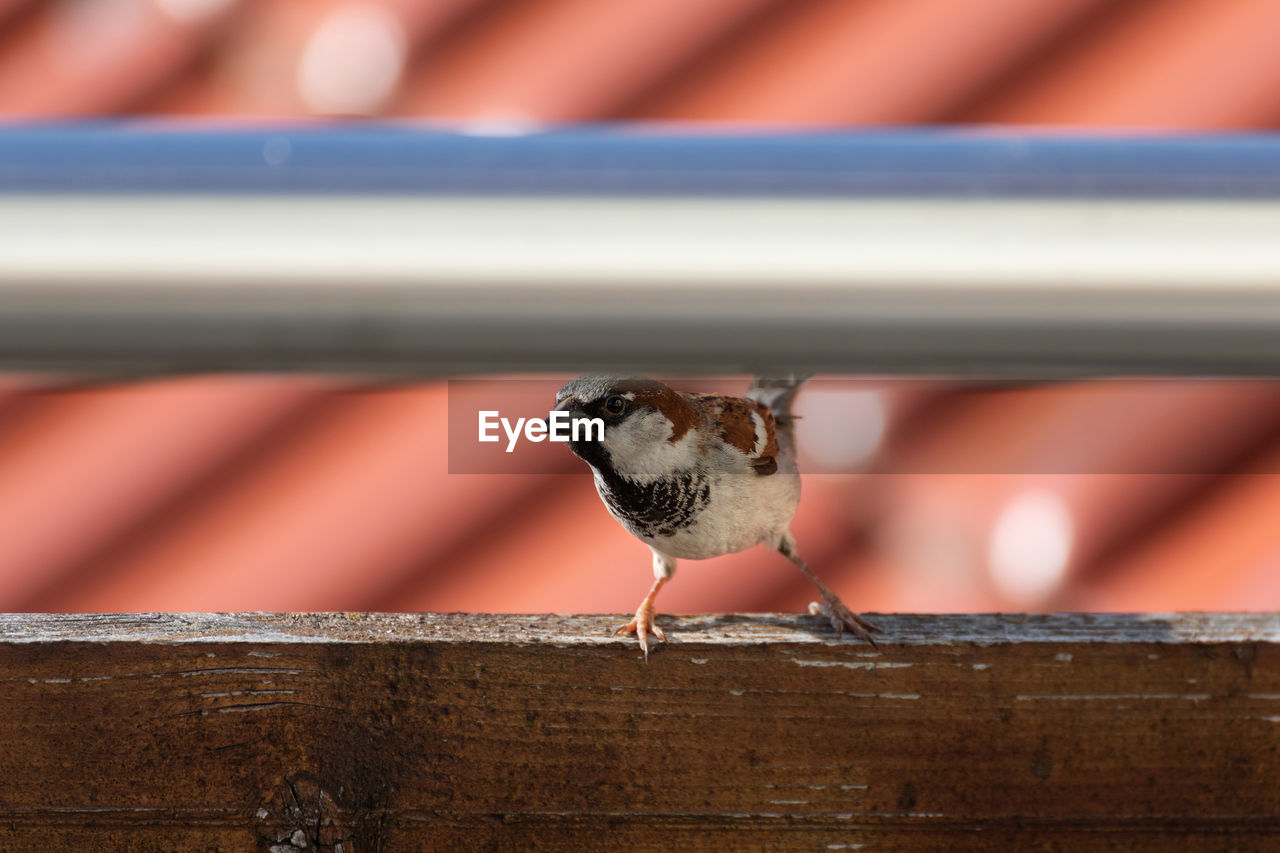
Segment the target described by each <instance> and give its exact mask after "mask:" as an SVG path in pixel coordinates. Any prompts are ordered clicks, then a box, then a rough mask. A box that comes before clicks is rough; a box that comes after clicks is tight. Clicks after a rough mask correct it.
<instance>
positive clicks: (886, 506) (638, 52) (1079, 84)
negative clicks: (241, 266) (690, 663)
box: [0, 0, 1280, 612]
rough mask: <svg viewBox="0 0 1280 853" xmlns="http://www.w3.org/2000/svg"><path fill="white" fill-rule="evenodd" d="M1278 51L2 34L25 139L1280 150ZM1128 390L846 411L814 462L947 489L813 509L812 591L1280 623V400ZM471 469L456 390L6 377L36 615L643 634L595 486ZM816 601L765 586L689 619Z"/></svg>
mask: <svg viewBox="0 0 1280 853" xmlns="http://www.w3.org/2000/svg"><path fill="white" fill-rule="evenodd" d="M1278 29H1280V6H1277V4H1274V3H1270V2H1266V0H1239V2H1232V3H1204V2H1199V0H1172V2H1158V3H1151V2H1135V3H1107V2H1103V0H1043V2H1035V3H1026V2H1022V0H974V2H970V3H964V4H953V3H943V2H936V0H864V2H858V3H852V2H846V0H791V1H790V2H781V0H707V1H706V2H700V3H694V4H689V3H676V2H673V0H634V2H610V3H602V2H597V0H512V2H487V0H435V2H413V0H380V2H373V0H366V1H365V2H359V3H350V2H340V0H315V2H309V3H297V2H293V0H254V2H248V0H112V2H105V0H81V2H76V3H37V2H24V0H0V114H6V115H9V116H18V117H46V116H92V115H119V114H133V115H139V114H143V115H145V114H167V115H174V114H178V115H204V116H228V117H230V116H262V117H280V116H293V117H305V116H314V115H356V116H358V115H399V116H418V117H428V118H434V119H441V120H449V121H460V122H466V123H471V124H480V125H485V126H491V127H496V128H503V127H512V128H522V127H526V126H529V125H538V124H542V123H548V122H563V121H588V120H615V119H651V120H679V121H695V122H696V121H720V122H732V123H748V124H765V125H789V126H795V125H839V126H855V125H862V124H884V123H945V122H999V123H1013V124H1031V123H1034V124H1052V125H1075V126H1092V127H1144V128H1148V127H1150V128H1163V129H1168V130H1192V129H1204V128H1268V127H1273V126H1274V125H1275V124H1276V123H1277V122H1280V58H1277V57H1278V56H1280V54H1277V52H1276V51H1275V49H1274V45H1273V42H1274V33H1275V32H1276V31H1277V30H1278ZM1114 390H1115V389H1114V387H1111V388H1110V389H1108V388H1107V387H1105V386H1101V385H1088V386H1084V385H1076V386H1064V387H1054V388H1040V389H1032V390H1028V391H1026V392H1008V393H1002V394H992V395H959V396H957V395H955V394H952V393H951V392H950V391H949V390H947V389H946V388H943V387H938V388H931V387H928V386H926V385H924V384H922V383H911V384H910V385H907V384H902V385H893V386H889V387H887V388H885V389H882V390H880V391H873V392H866V393H859V394H846V395H843V396H842V395H841V394H838V393H831V394H826V393H823V392H822V390H821V388H819V387H818V386H815V389H814V390H813V392H812V393H811V394H810V395H809V397H808V399H809V402H808V403H804V402H803V400H804V399H805V398H804V397H802V406H804V405H808V406H809V410H808V414H809V415H810V418H809V420H811V421H812V422H813V425H812V426H806V429H810V430H814V431H816V430H819V429H820V423H821V421H822V419H823V417H824V416H825V417H827V418H828V420H830V419H831V418H836V422H837V423H841V422H843V421H841V420H839V419H840V418H848V417H853V416H854V414H857V413H853V414H851V412H852V410H850V409H848V408H847V407H849V406H862V407H863V409H860V410H859V412H862V414H860V415H858V416H859V417H861V416H862V415H865V414H866V413H867V412H868V411H869V412H871V413H872V414H873V415H874V416H876V417H882V418H883V420H884V427H885V436H884V447H885V451H884V452H885V453H889V452H892V453H893V454H895V458H896V459H898V460H900V461H899V463H898V464H899V468H898V470H908V468H909V469H910V470H914V471H917V472H918V473H915V474H897V475H890V474H873V475H862V476H857V475H836V474H823V475H816V476H811V477H809V478H808V479H807V481H806V498H805V500H804V502H803V503H802V506H801V511H800V515H799V517H798V519H797V524H796V528H797V534H798V537H799V541H800V543H801V545H802V548H803V549H804V551H805V552H806V554H807V558H808V560H809V562H810V564H811V565H813V566H815V567H816V568H817V569H818V570H819V572H820V573H821V574H824V575H826V576H827V578H828V579H829V581H830V582H831V584H832V586H834V587H835V588H836V589H837V590H838V591H839V592H841V593H842V594H843V595H844V596H845V598H846V600H847V601H849V603H850V604H851V605H853V606H854V607H855V608H859V609H866V610H877V609H912V610H930V609H933V610H967V609H1000V608H1004V609H1009V608H1031V609H1045V608H1049V609H1051V608H1064V607H1066V608H1077V609H1090V608H1119V609H1160V608H1184V609H1188V608H1215V609H1278V608H1280V573H1278V572H1277V571H1276V569H1277V567H1278V566H1280V544H1278V543H1280V538H1277V536H1276V535H1274V533H1273V528H1272V523H1271V515H1270V513H1271V512H1272V511H1274V510H1273V507H1274V506H1276V505H1277V503H1278V502H1280V476H1277V475H1276V474H1271V473H1266V472H1269V471H1271V470H1280V440H1278V439H1277V438H1276V427H1277V426H1280V385H1278V386H1276V387H1274V388H1273V387H1271V386H1268V385H1266V384H1259V383H1240V384H1215V383H1208V382H1199V383H1194V382H1188V383H1169V384H1164V385H1160V386H1159V387H1158V388H1156V389H1154V390H1152V389H1148V391H1141V392H1135V393H1133V394H1130V395H1126V394H1124V393H1113V392H1114ZM868 406H870V407H871V408H870V409H867V408H866V407H868ZM842 407H845V408H842ZM824 413H825V414H824ZM876 413H878V414H876ZM811 434H812V435H815V436H817V435H819V433H818V432H813V433H811ZM802 436H803V433H802ZM815 440H816V439H815ZM821 440H823V441H828V440H831V439H830V436H829V435H827V434H826V433H822V434H821ZM446 443H447V430H446V391H445V389H444V387H443V386H442V385H439V384H422V385H412V384H397V385H371V384H368V383H358V382H355V381H354V380H349V379H341V378H337V379H335V378H332V377H328V378H326V377H297V376H292V377H279V376H207V377H198V378H181V379H163V380H155V381H146V382H136V383H128V384H114V385H113V384H106V385H95V384H77V383H73V382H70V381H68V380H65V379H61V378H54V377H31V376H9V377H0V527H2V530H3V536H0V609H4V610H23V609H40V610H113V609H118V610H138V609H177V610H218V609H363V608H376V609H431V610H498V611H548V610H559V611H574V610H580V611H602V610H603V611H619V612H621V611H624V610H629V609H631V608H633V607H634V605H635V604H636V603H637V601H638V599H639V596H640V595H641V594H642V593H643V591H644V590H645V589H646V588H647V586H648V572H649V563H648V558H647V553H646V551H645V549H644V548H643V546H641V545H639V544H638V543H636V542H635V541H634V540H632V539H631V538H630V537H629V536H628V535H627V534H626V533H624V532H623V531H622V530H621V529H620V528H619V527H618V526H617V525H616V524H615V523H614V522H613V520H612V519H610V518H609V517H608V515H607V514H606V513H605V511H604V509H603V508H602V507H601V506H600V504H599V501H598V499H597V498H596V497H595V495H594V492H593V490H592V487H591V483H590V479H589V478H588V477H585V476H563V475H546V476H534V475H518V476H504V475H462V474H450V473H448V459H447V455H446ZM975 458H977V459H983V460H989V461H990V465H989V468H988V469H982V468H981V467H980V466H971V467H969V468H965V467H964V463H965V461H966V460H973V459H975ZM901 460H907V461H906V462H903V461H901ZM912 460H914V461H912ZM568 464H570V465H572V464H573V463H572V460H568ZM810 464H813V461H812V460H810ZM902 466H906V467H902ZM1242 470H1244V471H1247V472H1248V473H1239V472H1240V471H1242ZM1102 471H1111V472H1114V473H1109V474H1102V473H1098V472H1102ZM1088 472H1092V473H1088ZM1233 472H1234V473H1233ZM810 597H811V595H810V592H809V590H808V589H807V588H806V584H805V582H804V581H803V579H802V578H800V577H799V576H798V575H796V574H795V573H794V572H793V570H792V569H791V568H790V567H789V566H788V565H787V564H786V563H785V562H784V561H782V560H781V559H780V558H778V557H776V556H773V555H770V554H768V553H765V552H764V551H763V549H757V550H756V551H752V552H747V553H744V554H740V555H735V556H731V557H726V558H721V559H718V560H714V561H709V562H707V563H703V564H698V565H694V566H690V565H685V566H684V567H683V568H682V570H681V572H680V573H679V575H678V579H677V582H675V583H673V584H672V585H670V586H669V587H668V588H667V590H666V591H664V593H663V597H662V599H661V600H660V603H659V604H660V609H661V610H667V611H698V610H770V609H799V608H801V607H802V606H803V605H804V603H805V602H806V601H808V600H809V598H810Z"/></svg>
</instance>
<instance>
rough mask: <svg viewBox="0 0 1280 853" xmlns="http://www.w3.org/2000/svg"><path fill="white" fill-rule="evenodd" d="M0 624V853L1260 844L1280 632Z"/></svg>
mask: <svg viewBox="0 0 1280 853" xmlns="http://www.w3.org/2000/svg"><path fill="white" fill-rule="evenodd" d="M617 621H618V620H617V618H616V617H605V616H488V615H436V614H421V615H419V614H413V615H337V614H300V615H209V614H200V615H109V616H94V615H88V616H85V615H81V616H55V615H23V614H18V615H8V616H2V617H0V683H3V685H4V708H3V713H0V743H3V744H5V745H6V748H5V749H4V750H2V751H0V849H5V850H27V849H63V847H64V846H65V847H66V849H87V848H88V847H92V848H95V849H115V850H177V849H199V850H250V849H261V850H277V851H284V850H292V849H302V848H301V845H302V843H303V842H304V841H305V843H306V845H307V846H306V848H305V849H307V850H317V849H318V850H325V851H336V850H339V849H341V850H342V851H344V853H351V851H353V850H354V851H367V850H419V849H421V850H427V849H437V850H443V849H455V848H458V847H479V848H487V849H535V848H536V849H547V850H561V849H564V850H569V849H583V848H587V847H594V848H600V847H602V846H605V845H608V846H610V847H618V848H626V849H632V850H650V849H653V850H658V849H661V850H676V849H715V850H723V849H729V848H758V847H764V846H773V847H777V848H779V849H796V850H823V849H826V850H841V849H843V850H854V849H868V850H869V849H876V850H886V849H900V848H905V847H911V848H913V849H949V850H966V849H973V850H991V849H1027V848H1029V847H1031V846H1033V845H1034V846H1038V845H1048V846H1049V847H1050V848H1051V849H1086V848H1087V849H1096V848H1100V847H1114V848H1123V849H1126V850H1165V849H1168V848H1169V847H1170V846H1175V847H1177V848H1178V849H1205V850H1208V849H1213V850H1217V849H1232V850H1261V849H1277V847H1278V846H1280V784H1277V780H1278V779H1280V616H1277V615H1270V614H1249V615H1143V616H1133V615H1046V616H994V615H979V616H906V615H898V616H880V617H876V621H877V622H879V623H880V624H881V627H883V628H884V629H885V632H884V637H883V640H882V641H881V649H880V651H878V652H877V651H876V650H874V649H872V648H870V647H868V646H867V645H865V644H863V643H859V642H856V641H854V640H852V639H849V638H843V639H840V638H837V637H835V636H834V635H833V634H832V633H831V632H830V629H829V628H827V627H824V625H823V623H822V621H821V620H820V619H817V618H810V617H804V616H790V615H740V616H699V617H682V618H663V619H661V620H660V621H661V622H662V623H663V625H664V627H665V628H666V630H667V635H668V637H670V639H671V642H669V643H667V644H665V645H660V646H659V647H658V648H657V649H656V651H655V652H654V654H653V655H652V658H651V660H650V661H649V662H648V663H647V664H646V663H645V662H644V661H643V660H642V659H641V658H640V655H639V653H638V651H637V649H636V647H635V644H634V641H631V642H628V641H625V640H621V639H612V638H611V637H610V636H609V632H610V629H611V627H612V626H613V625H614V624H615V622H617Z"/></svg>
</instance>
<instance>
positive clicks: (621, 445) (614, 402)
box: [556, 376, 702, 478]
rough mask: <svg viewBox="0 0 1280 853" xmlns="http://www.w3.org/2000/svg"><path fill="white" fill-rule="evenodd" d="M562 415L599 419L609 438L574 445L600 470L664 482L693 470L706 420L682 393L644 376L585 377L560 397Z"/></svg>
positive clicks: (571, 444)
mask: <svg viewBox="0 0 1280 853" xmlns="http://www.w3.org/2000/svg"><path fill="white" fill-rule="evenodd" d="M556 410H557V411H564V412H569V413H570V415H571V416H572V417H573V419H574V420H578V419H579V418H599V419H600V421H601V422H602V423H603V424H604V434H603V437H600V436H598V435H593V436H591V438H590V439H583V440H577V441H570V442H569V449H570V450H572V451H573V452H574V453H575V454H577V455H578V456H579V457H580V458H582V459H583V460H584V461H586V462H587V463H588V464H589V465H591V467H593V468H595V469H596V470H598V471H602V472H609V471H612V472H614V473H617V474H620V475H622V476H624V477H629V478H650V477H661V476H666V475H668V474H670V473H671V472H672V471H675V470H679V469H680V468H682V467H687V466H688V465H689V464H690V462H691V459H692V455H693V450H694V449H695V448H696V443H697V441H696V435H694V434H691V433H696V430H697V428H698V426H699V424H700V423H701V420H702V416H701V414H700V412H698V411H697V410H696V409H695V408H694V407H693V405H691V404H690V402H689V401H688V400H687V399H686V398H685V397H684V395H682V394H680V393H679V392H678V391H675V390H673V389H671V388H669V387H667V386H666V385H663V384H662V383H661V382H656V381H654V380H652V379H648V378H645V377H643V376H580V377H578V378H577V379H574V380H572V381H570V382H568V383H566V384H565V386H564V387H563V388H561V389H560V391H559V393H557V394H556Z"/></svg>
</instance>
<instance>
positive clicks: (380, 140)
mask: <svg viewBox="0 0 1280 853" xmlns="http://www.w3.org/2000/svg"><path fill="white" fill-rule="evenodd" d="M0 192H5V193H27V192H37V193H39V192H48V193H68V192H96V193H129V192H147V193H202V192H212V193H374V194H479V195H497V194H517V195H519V194H536V195H544V194H551V195H603V196H609V195H620V196H644V195H662V196H672V195H675V196H680V195H691V196H808V197H833V198H839V197H858V196H891V197H892V196H906V197H930V196H939V197H989V196H997V197H1001V196H1011V197H1070V198H1081V197H1083V198H1087V197H1093V196H1097V197H1157V198H1160V197H1192V198H1241V199H1247V198H1276V197H1280V135H1269V134H1239V135H1186V136H1155V135H1151V136H1141V135H1134V136H1120V135H1109V136H1103V135H1088V136H1086V135H1079V134H1073V135H1056V136H1055V135H1049V134H1044V133H1031V134H1018V133H1012V132H1004V131H1000V132H997V131H988V130H972V129H970V130H966V129H937V130H928V129H925V130H870V131H857V132H843V131H842V132H809V133H788V134H782V133H763V132H762V133H740V132H734V133H729V132H716V131H706V132H690V131H688V130H686V129H681V130H679V131H676V130H667V129H660V128H655V127H648V126H639V127H635V126H625V125H623V126H603V125H602V126H586V127H572V128H563V129H557V130H551V131H548V132H538V133H529V134H520V135H511V136H502V135H480V134H468V133H459V132H448V131H444V130H440V129H437V128H433V127H430V126H423V125H413V124H396V123H376V124H338V125H280V126H274V127H261V128H253V129H245V128H241V127H236V128H211V127H210V126H208V125H194V126H191V127H181V126H179V127H173V126H168V125H156V124H154V123H93V124H54V125H39V126H32V125H7V126H0Z"/></svg>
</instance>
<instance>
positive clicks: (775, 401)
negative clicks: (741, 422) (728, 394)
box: [747, 373, 813, 454]
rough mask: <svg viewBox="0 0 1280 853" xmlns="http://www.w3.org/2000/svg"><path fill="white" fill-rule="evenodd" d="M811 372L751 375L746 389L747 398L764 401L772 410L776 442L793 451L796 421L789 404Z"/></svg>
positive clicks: (794, 447)
mask: <svg viewBox="0 0 1280 853" xmlns="http://www.w3.org/2000/svg"><path fill="white" fill-rule="evenodd" d="M812 375H813V374H812V373H789V374H786V375H785V376H753V377H752V378H751V387H750V388H748V389H747V398H748V399H751V400H755V401H756V402H759V403H764V404H765V405H766V406H768V407H769V409H770V411H772V412H773V419H774V422H775V423H776V424H777V427H778V443H779V444H780V445H781V446H782V447H783V448H785V449H786V450H788V451H790V452H791V453H793V454H794V453H795V449H796V422H795V415H793V414H791V404H792V402H793V401H794V400H795V398H796V394H797V393H799V391H800V386H801V385H803V384H804V382H805V380H806V379H808V378H809V377H810V376H812Z"/></svg>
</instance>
